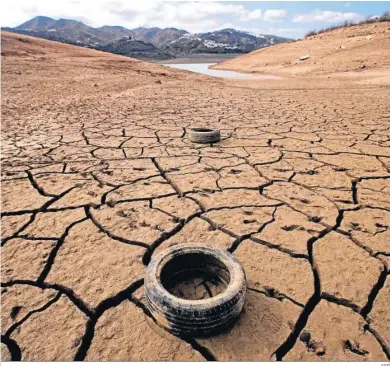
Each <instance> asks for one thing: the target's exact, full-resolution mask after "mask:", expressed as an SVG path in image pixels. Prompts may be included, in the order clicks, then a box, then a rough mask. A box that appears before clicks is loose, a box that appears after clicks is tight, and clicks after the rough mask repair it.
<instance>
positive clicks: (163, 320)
mask: <svg viewBox="0 0 390 366" xmlns="http://www.w3.org/2000/svg"><path fill="white" fill-rule="evenodd" d="M207 269H208V270H209V272H212V273H213V274H214V275H215V274H217V276H218V277H220V278H221V281H222V280H223V281H224V282H226V286H227V287H226V289H225V290H224V291H223V292H221V293H219V294H217V295H216V296H214V297H210V298H208V299H201V300H187V299H182V298H179V297H176V296H174V295H172V294H171V293H170V292H169V291H168V290H167V289H166V288H165V287H164V283H166V281H167V280H168V281H169V280H170V279H172V278H173V276H175V275H178V274H179V273H180V274H183V273H184V272H188V271H199V270H200V271H207ZM169 276H170V277H169ZM245 294H246V278H245V272H244V270H243V268H242V266H241V264H240V263H239V262H238V260H237V259H236V258H235V257H234V256H233V255H232V254H230V253H229V252H227V251H222V250H220V249H217V248H215V247H211V246H206V245H203V244H190V245H188V244H179V245H174V246H172V247H170V248H168V249H166V250H165V251H162V252H161V253H159V254H158V255H157V256H156V257H154V258H152V260H151V262H150V263H149V266H148V268H147V271H146V276H145V297H146V304H147V306H148V308H149V311H150V312H151V314H152V316H153V318H154V320H155V321H156V323H157V324H158V325H160V326H161V327H163V328H164V329H166V330H167V331H169V332H171V333H173V334H176V335H179V336H202V335H212V334H216V333H218V332H220V331H222V330H225V329H227V328H228V327H230V326H231V325H232V324H233V323H234V321H235V320H236V319H237V318H238V316H239V315H240V313H241V310H242V308H243V306H244V301H245Z"/></svg>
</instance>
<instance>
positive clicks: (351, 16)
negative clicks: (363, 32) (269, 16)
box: [293, 10, 364, 23]
mask: <svg viewBox="0 0 390 366" xmlns="http://www.w3.org/2000/svg"><path fill="white" fill-rule="evenodd" d="M363 19H364V16H363V15H360V14H358V13H342V12H340V11H329V10H316V11H314V12H312V13H309V14H300V15H297V16H295V17H294V18H293V22H295V23H312V22H343V21H345V20H349V21H359V20H363Z"/></svg>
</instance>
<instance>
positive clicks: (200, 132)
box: [189, 127, 221, 144]
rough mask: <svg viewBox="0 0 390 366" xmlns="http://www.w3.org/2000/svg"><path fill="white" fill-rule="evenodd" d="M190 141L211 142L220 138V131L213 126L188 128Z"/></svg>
mask: <svg viewBox="0 0 390 366" xmlns="http://www.w3.org/2000/svg"><path fill="white" fill-rule="evenodd" d="M189 137H190V141H191V142H194V143H197V144H212V143H214V142H218V141H219V140H220V139H221V133H220V132H219V130H218V129H215V128H195V127H194V128H190V131H189Z"/></svg>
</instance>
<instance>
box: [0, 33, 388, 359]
mask: <svg viewBox="0 0 390 366" xmlns="http://www.w3.org/2000/svg"><path fill="white" fill-rule="evenodd" d="M313 80H314V79H313ZM255 84H256V85H255ZM2 88H3V89H2V98H3V100H2V102H3V103H2V172H1V173H2V185H1V188H2V198H1V200H2V207H1V211H2V219H1V225H2V249H1V251H2V256H1V276H2V295H1V302H2V311H1V319H2V324H1V330H2V338H1V341H2V344H1V350H2V356H1V357H2V360H10V359H11V358H12V359H15V360H16V359H22V360H36V361H49V360H105V361H114V360H128V361H130V360H176V361H177V360H194V361H195V360H205V359H206V360H213V359H217V360H229V361H230V360H269V359H283V360H294V361H298V360H305V361H306V360H332V361H335V360H358V361H363V360H372V361H374V360H375V361H379V360H382V361H384V360H387V359H389V358H390V348H389V347H390V329H389V323H390V312H389V306H388V304H389V303H390V276H389V265H390V260H389V259H390V246H389V242H390V198H389V197H390V112H389V99H388V93H389V89H388V88H386V87H384V86H382V85H376V84H372V85H361V84H354V83H347V82H344V81H343V80H337V81H334V80H332V79H331V80H330V81H326V82H324V81H323V82H320V81H318V82H317V81H315V82H314V81H313V82H310V81H307V80H304V81H302V82H301V84H299V87H297V86H296V84H295V82H291V81H290V79H288V78H285V79H282V80H279V81H274V80H273V81H256V82H254V81H253V82H252V84H251V83H249V82H248V84H245V82H242V81H241V82H239V83H238V82H233V81H226V80H225V81H224V80H219V79H212V78H208V77H206V76H199V75H195V74H190V73H187V72H184V71H175V70H172V69H167V68H163V67H160V66H158V65H152V64H147V63H143V62H138V61H135V60H132V59H128V58H124V57H120V56H115V55H110V54H105V53H100V52H97V51H92V50H86V49H82V48H76V47H72V46H68V45H62V44H59V43H54V42H50V41H45V40H38V39H34V38H31V37H26V36H20V35H14V34H10V33H6V32H3V34H2ZM210 125H212V126H216V127H218V128H220V129H221V133H222V140H221V142H220V143H217V144H214V145H206V146H205V145H196V144H193V143H191V142H190V141H189V140H188V128H189V127H190V126H210ZM186 242H189V243H190V242H192V243H194V242H202V243H208V244H210V245H215V246H217V247H219V248H222V249H225V250H229V251H230V252H232V253H234V255H236V256H237V258H238V259H239V260H240V261H241V263H242V264H243V267H244V269H245V271H246V276H247V281H248V293H247V300H246V304H245V307H244V311H243V314H242V316H241V317H240V319H239V321H238V322H237V323H236V325H235V326H234V327H233V328H232V329H231V330H229V331H227V332H226V333H225V334H221V335H219V336H215V337H212V338H207V339H200V338H199V339H186V340H181V339H179V338H176V337H173V336H171V335H169V334H167V333H165V332H164V331H162V330H161V329H160V328H158V327H157V326H156V325H155V324H154V323H153V322H152V320H151V319H150V317H149V313H148V311H147V309H146V306H145V303H144V297H143V276H144V270H145V266H146V265H147V264H148V263H149V261H150V258H151V257H152V256H153V255H155V253H158V252H159V251H161V250H162V249H164V248H167V247H168V246H170V245H173V244H176V243H186Z"/></svg>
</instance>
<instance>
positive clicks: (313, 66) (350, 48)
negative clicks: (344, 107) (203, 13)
mask: <svg viewBox="0 0 390 366" xmlns="http://www.w3.org/2000/svg"><path fill="white" fill-rule="evenodd" d="M306 55H308V56H309V59H307V60H304V61H299V57H301V56H306ZM362 65H364V66H362ZM213 68H215V69H221V70H237V71H245V72H256V73H274V74H285V75H321V74H326V73H335V72H345V71H360V70H376V71H389V70H390V22H383V23H375V24H364V25H358V26H352V27H348V28H340V29H336V30H334V31H330V32H326V33H322V34H319V35H316V36H312V37H309V38H307V39H304V40H299V41H296V42H291V43H283V44H278V45H275V46H272V47H269V48H265V49H261V50H257V51H254V52H251V53H249V54H247V55H243V56H240V57H237V58H235V59H232V60H228V61H224V62H222V63H220V64H218V65H216V66H214V67H213Z"/></svg>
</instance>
